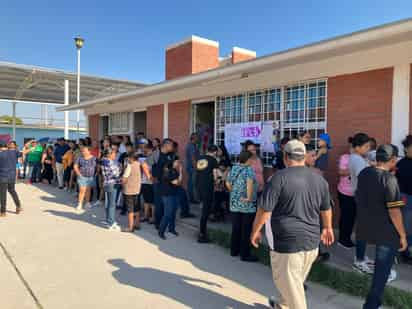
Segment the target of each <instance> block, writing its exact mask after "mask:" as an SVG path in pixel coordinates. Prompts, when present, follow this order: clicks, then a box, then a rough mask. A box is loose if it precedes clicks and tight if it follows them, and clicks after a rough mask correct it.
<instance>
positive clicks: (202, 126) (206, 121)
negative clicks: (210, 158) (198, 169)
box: [192, 101, 215, 153]
mask: <svg viewBox="0 0 412 309" xmlns="http://www.w3.org/2000/svg"><path fill="white" fill-rule="evenodd" d="M192 132H196V133H198V135H199V140H200V141H199V147H200V151H201V152H202V153H206V150H207V147H208V146H209V145H212V144H213V143H214V136H215V102H213V101H212V102H204V103H196V104H192Z"/></svg>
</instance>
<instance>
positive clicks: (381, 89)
mask: <svg viewBox="0 0 412 309" xmlns="http://www.w3.org/2000/svg"><path fill="white" fill-rule="evenodd" d="M392 83H393V68H385V69H379V70H373V71H367V72H361V73H355V74H349V75H340V76H335V77H331V78H329V79H328V119H327V120H328V121H327V122H328V125H327V130H328V133H329V134H330V136H331V139H332V144H333V149H332V151H331V155H330V159H329V172H328V174H327V177H328V180H329V183H330V184H331V190H332V191H333V192H334V191H335V190H336V182H337V177H338V176H337V162H338V158H339V156H340V155H341V154H342V153H345V152H347V151H348V148H349V145H348V143H347V139H348V136H352V135H353V134H354V133H357V132H365V133H367V134H369V135H370V136H373V137H375V138H376V139H377V141H378V143H388V142H390V141H391V119H392Z"/></svg>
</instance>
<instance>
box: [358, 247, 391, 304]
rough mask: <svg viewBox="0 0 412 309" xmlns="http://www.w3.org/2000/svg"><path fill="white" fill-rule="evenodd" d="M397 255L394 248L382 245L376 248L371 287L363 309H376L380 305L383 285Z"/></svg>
mask: <svg viewBox="0 0 412 309" xmlns="http://www.w3.org/2000/svg"><path fill="white" fill-rule="evenodd" d="M397 253H398V251H397V249H396V248H392V247H389V246H384V245H379V246H376V254H375V255H376V256H375V272H374V273H373V279H372V285H371V287H370V290H369V293H368V296H367V298H366V302H365V304H364V305H363V309H377V308H379V307H380V306H381V305H382V297H383V292H384V290H385V285H386V282H387V281H388V277H389V274H390V273H391V269H392V266H393V263H394V261H395V256H396V255H397Z"/></svg>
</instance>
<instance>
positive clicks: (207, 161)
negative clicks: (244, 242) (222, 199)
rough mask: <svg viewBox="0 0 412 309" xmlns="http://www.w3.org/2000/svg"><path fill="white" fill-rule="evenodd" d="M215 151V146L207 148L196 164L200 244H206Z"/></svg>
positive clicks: (212, 189) (212, 188)
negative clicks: (199, 211)
mask: <svg viewBox="0 0 412 309" xmlns="http://www.w3.org/2000/svg"><path fill="white" fill-rule="evenodd" d="M217 151H218V148H217V146H215V145H211V146H209V148H208V149H207V153H206V155H203V156H200V157H199V159H198V160H197V162H196V186H197V192H198V195H199V198H200V201H201V203H202V215H201V217H200V233H199V239H198V241H199V242H200V243H206V242H208V238H207V219H208V217H209V212H210V209H211V207H212V205H213V192H214V170H215V169H217V168H218V163H217V160H216V156H217Z"/></svg>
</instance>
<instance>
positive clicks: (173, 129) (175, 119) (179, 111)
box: [169, 101, 191, 159]
mask: <svg viewBox="0 0 412 309" xmlns="http://www.w3.org/2000/svg"><path fill="white" fill-rule="evenodd" d="M190 109H191V103H190V101H183V102H176V103H169V137H170V138H172V139H173V140H175V141H176V142H177V143H178V144H179V156H180V158H182V159H184V158H185V156H184V151H185V147H186V144H187V143H188V141H189V134H190Z"/></svg>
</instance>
